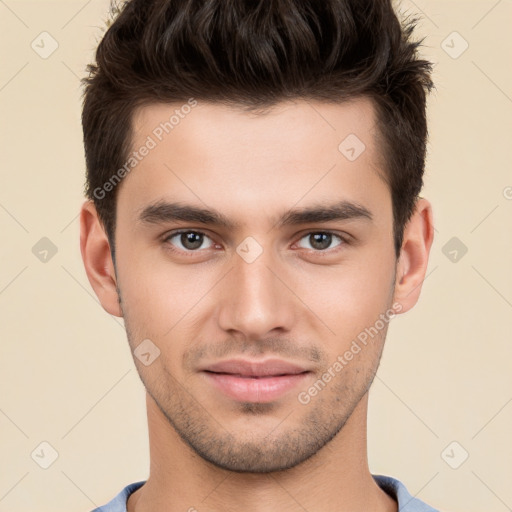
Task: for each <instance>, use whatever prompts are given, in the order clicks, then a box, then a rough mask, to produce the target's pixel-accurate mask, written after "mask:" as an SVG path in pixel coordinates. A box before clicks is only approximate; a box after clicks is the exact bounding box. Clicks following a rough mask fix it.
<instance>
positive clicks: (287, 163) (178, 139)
mask: <svg viewBox="0 0 512 512" xmlns="http://www.w3.org/2000/svg"><path fill="white" fill-rule="evenodd" d="M194 102H195V100H194ZM194 102H188V103H187V102H183V103H179V104H178V103H173V104H153V105H148V106H144V107H142V108H140V109H138V110H137V111H136V113H135V114H134V118H133V136H132V149H133V151H134V152H137V153H138V154H139V155H138V157H137V158H138V159H137V162H136V165H135V166H134V167H133V168H132V169H131V170H130V172H129V173H127V174H126V177H125V178H124V180H123V183H122V184H121V185H122V186H121V189H122V190H120V191H119V196H118V203H119V207H120V208H124V207H126V208H125V214H127V213H131V214H132V215H133V216H135V214H136V212H140V211H141V209H142V208H144V206H145V205H148V204H150V203H154V202H155V201H158V200H164V199H171V198H172V200H185V201H187V202H188V203H191V202H193V203H195V204H197V205H201V206H205V205H208V206H211V207H212V208H215V209H216V210H218V211H224V212H226V213H228V214H230V215H231V216H233V217H237V221H240V222H237V224H239V223H241V224H243V223H244V222H245V221H246V220H247V221H248V220H249V219H253V220H254V219H256V218H260V217H263V216H264V214H265V213H268V216H269V218H270V216H272V215H273V214H274V213H275V211H271V210H272V209H273V205H275V206H276V211H277V210H279V211H282V210H283V208H286V207H291V206H293V205H299V206H305V205H306V204H307V203H311V204H313V203H314V204H317V205H318V204H319V203H321V202H322V201H324V200H325V201H328V202H329V203H333V202H334V200H344V199H346V200H350V201H351V202H354V203H357V204H359V205H362V206H366V207H367V208H368V209H371V208H370V206H371V204H372V203H378V202H381V203H382V202H383V201H384V202H385V201H388V202H389V197H387V198H386V195H387V196H389V191H388V190H387V185H386V184H385V182H384V179H383V175H384V171H383V168H382V165H381V163H380V161H381V158H380V156H381V155H380V153H379V150H378V147H377V144H376V136H377V125H376V119H375V112H374V107H373V104H372V102H371V101H370V100H369V99H366V98H361V99H357V100H353V101H350V102H344V103H339V104H327V103H319V102H313V101H290V102H283V103H280V104H277V105H276V106H275V107H273V108H271V109H269V110H267V111H266V112H265V113H251V112H246V111H243V110H241V109H239V108H235V107H228V106H225V105H221V104H212V103H205V102H201V101H197V102H195V104H194ZM144 148H146V149H144ZM147 148H149V149H147ZM141 150H142V151H141ZM142 153H144V156H141V154H142ZM118 209H119V208H118ZM242 217H245V218H242ZM132 220H134V218H133V219H132Z"/></svg>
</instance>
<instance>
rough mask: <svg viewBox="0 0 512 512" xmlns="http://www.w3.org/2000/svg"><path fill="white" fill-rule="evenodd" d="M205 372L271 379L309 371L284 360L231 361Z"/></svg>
mask: <svg viewBox="0 0 512 512" xmlns="http://www.w3.org/2000/svg"><path fill="white" fill-rule="evenodd" d="M203 371H209V372H214V373H230V374H234V375H241V376H243V377H269V376H273V375H296V374H299V373H304V372H307V371H309V370H307V369H306V368H303V367H302V366H299V365H297V364H293V363H289V362H287V361H283V360H282V359H267V360H265V361H248V360H244V359H229V360H227V361H221V362H219V363H215V364H212V365H210V366H207V367H206V368H203Z"/></svg>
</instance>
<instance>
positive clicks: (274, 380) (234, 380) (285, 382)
mask: <svg viewBox="0 0 512 512" xmlns="http://www.w3.org/2000/svg"><path fill="white" fill-rule="evenodd" d="M203 373H204V374H205V375H206V376H207V378H208V379H209V381H210V382H211V383H212V384H213V385H214V386H216V387H217V389H219V390H220V391H222V392H223V393H224V394H226V395H228V396H229V397H231V398H234V399H235V400H240V401H244V402H260V403H264V402H271V401H272V400H275V399H277V398H279V397H280V396H282V395H283V394H285V393H286V392H288V391H290V390H291V389H293V388H294V387H295V386H297V385H298V384H299V383H301V382H303V381H304V379H305V378H306V377H307V376H308V375H309V373H310V372H305V373H298V374H295V375H280V376H272V377H258V378H254V377H240V376H236V375H231V374H228V373H212V372H203Z"/></svg>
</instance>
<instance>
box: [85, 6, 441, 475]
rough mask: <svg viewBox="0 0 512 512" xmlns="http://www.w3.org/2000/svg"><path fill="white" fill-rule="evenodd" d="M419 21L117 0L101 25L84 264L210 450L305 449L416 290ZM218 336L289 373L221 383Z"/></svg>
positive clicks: (344, 11)
mask: <svg viewBox="0 0 512 512" xmlns="http://www.w3.org/2000/svg"><path fill="white" fill-rule="evenodd" d="M415 21H416V20H409V21H408V22H405V21H404V22H402V23H401V22H400V21H399V20H398V18H397V16H396V14H395V13H394V11H393V8H392V5H391V3H390V2H388V1H360V0H357V1H356V0H353V1H350V0H345V1H343V0H332V1H328V0H326V1H323V2H293V1H281V0H276V1H273V2H266V3H264V2H260V3H253V2H245V1H243V0H236V1H234V2H223V1H221V0H219V1H214V2H184V1H171V0H163V1H158V2H157V1H148V0H144V1H142V0H134V1H130V2H127V3H126V4H125V5H124V7H123V8H122V9H121V10H120V11H119V12H118V13H117V15H116V17H115V20H114V21H113V23H112V24H111V25H110V27H109V29H108V30H107V32H106V34H105V35H104V37H103V39H102V41H101V43H100V44H99V46H98V49H97V54H96V64H94V65H91V66H89V71H90V74H89V77H88V78H86V79H85V84H86V89H85V97H84V106H83V117H82V120H83V129H84V145H85V154H86V164H87V183H86V195H87V197H88V199H89V201H88V202H87V203H86V204H85V205H84V207H83V210H82V218H81V223H82V224H81V225H82V238H81V248H82V254H83V257H84V263H85V266H86V271H87V274H88V277H89V280H90V282H91V284H92V286H93V288H94V289H95V291H96V293H97V295H98V297H99V298H100V300H101V303H102V305H103V307H104V308H105V309H106V310H107V311H108V312H109V313H111V314H114V315H118V316H123V317H124V320H125V325H126V329H127V335H128V340H129V343H130V347H131V349H132V351H135V354H134V361H135V364H136V366H137V369H138V371H139V374H140V377H141V379H142V381H143V383H144V385H145V387H146V389H147V392H148V394H149V395H150V396H151V398H152V400H154V402H155V403H156V404H157V406H158V407H159V409H160V411H161V413H162V415H163V416H164V417H165V418H166V420H167V421H168V422H169V425H171V426H172V428H173V429H174V430H175V431H176V432H177V433H178V434H179V435H180V436H181V438H182V439H183V441H184V442H186V443H187V444H188V445H189V446H190V447H191V448H193V449H194V450H195V451H196V452H197V453H199V454H200V455H201V456H202V457H203V458H204V459H205V460H208V461H210V462H212V463H213V464H215V465H218V466H220V467H224V468H227V469H231V470H235V471H249V472H250V471H252V472H265V471H273V470H276V469H285V468H289V467H292V466H294V465H297V464H298V463H300V462H302V461H304V460H306V459H308V458H309V457H311V456H312V455H313V454H315V453H317V452H318V451H319V450H320V449H321V448H322V447H323V446H324V445H325V444H326V443H327V442H328V441H329V440H331V439H332V438H333V437H334V436H336V434H337V433H338V432H339V431H340V430H341V429H342V428H343V426H344V425H345V423H346V422H347V420H348V419H349V418H350V416H351V414H352V413H353V411H354V409H355V408H356V406H357V405H358V404H359V403H360V401H361V399H362V398H363V397H364V396H365V395H366V393H367V392H368V389H369V387H370V385H371V383H372V381H373V377H374V375H375V372H376V371H377V368H378V364H379V361H380V357H381V353H382V349H383V345H384V339H385V335H386V332H387V327H388V322H389V320H390V319H391V318H392V317H393V316H394V315H395V314H397V313H401V312H405V311H407V310H408V309H410V308H411V307H412V306H413V305H414V304H415V302H416V301H417V298H418V296H419V290H420V289H421V282H422V279H423V278H424V275H425V270H426V265H427V261H428V252H429V249H430V245H431V242H432V226H431V210H430V207H429V205H428V203H427V202H425V200H423V199H421V198H419V192H420V190H421V188H422V183H423V178H422V177H423V171H424V162H425V153H426V140H427V124H426V113H425V106H426V93H427V92H428V90H429V89H430V88H431V87H432V82H431V79H430V70H431V64H430V63H429V62H427V61H425V60H422V59H420V58H419V57H418V55H417V47H418V45H419V44H420V42H414V41H412V40H411V36H412V32H413V29H414V26H415ZM177 230H181V231H184V232H183V233H176V231H177ZM362 333H366V338H365V336H364V334H362ZM370 333H371V334H370ZM144 340H146V341H144ZM147 340H150V341H149V342H148V341H147ZM357 340H359V342H357ZM363 340H364V341H363ZM354 342H356V344H355V345H354ZM141 343H144V344H142V345H141ZM139 345H140V346H141V347H144V350H146V352H147V349H148V347H149V348H150V350H149V352H150V353H151V354H153V356H150V359H151V363H150V364H147V365H146V364H144V363H143V362H142V361H141V360H140V359H139V358H138V357H137V347H139ZM356 346H357V347H358V348H359V350H357V348H356ZM347 351H352V354H353V357H350V359H343V357H342V356H343V354H345V353H346V352H347ZM155 356H157V357H155ZM340 356H341V357H342V359H343V361H344V362H342V361H340V359H339V357H340ZM231 358H244V359H261V360H264V359H265V358H279V359H283V360H286V361H289V362H293V363H295V364H297V365H298V366H300V367H301V368H302V369H304V370H305V371H307V373H305V374H304V377H303V380H302V382H301V384H298V385H297V386H294V387H293V388H292V389H290V390H289V391H288V392H286V393H284V394H282V395H280V396H279V397H277V398H274V399H272V400H270V399H269V400H252V399H246V400H238V399H233V397H230V396H227V395H226V394H225V393H223V392H222V391H219V389H218V388H217V387H216V386H215V385H212V383H211V381H210V376H209V375H208V374H207V372H205V371H204V370H205V369H206V368H208V367H211V365H213V364H215V363H218V362H219V361H224V360H227V359H231ZM146 362H148V360H147V361H146ZM336 362H338V365H336ZM345 363H346V364H345ZM339 365H341V366H342V367H341V369H340V366H339ZM326 372H327V373H328V374H330V375H331V378H328V377H325V379H324V378H322V376H325V375H327V373H326ZM319 379H320V380H321V381H322V382H323V385H322V384H318V381H319ZM326 379H328V380H327V382H325V380H326ZM331 381H332V382H331ZM315 383H317V384H316V389H317V392H314V391H312V388H311V386H313V387H315V386H314V384H315ZM320 388H321V389H320ZM308 390H309V391H308ZM301 393H302V394H301ZM308 397H309V398H308ZM313 397H314V398H313ZM287 415H288V416H287ZM285 416H286V417H287V418H288V419H287V420H286V422H282V418H284V417H285ZM278 425H279V427H278ZM318 425H322V428H321V429H319V428H318Z"/></svg>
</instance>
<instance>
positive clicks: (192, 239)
mask: <svg viewBox="0 0 512 512" xmlns="http://www.w3.org/2000/svg"><path fill="white" fill-rule="evenodd" d="M201 237H202V235H201V234H199V233H182V234H181V243H182V244H183V246H184V247H186V248H187V249H197V248H198V247H201V243H202V238H201Z"/></svg>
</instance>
